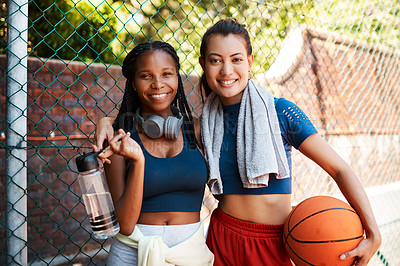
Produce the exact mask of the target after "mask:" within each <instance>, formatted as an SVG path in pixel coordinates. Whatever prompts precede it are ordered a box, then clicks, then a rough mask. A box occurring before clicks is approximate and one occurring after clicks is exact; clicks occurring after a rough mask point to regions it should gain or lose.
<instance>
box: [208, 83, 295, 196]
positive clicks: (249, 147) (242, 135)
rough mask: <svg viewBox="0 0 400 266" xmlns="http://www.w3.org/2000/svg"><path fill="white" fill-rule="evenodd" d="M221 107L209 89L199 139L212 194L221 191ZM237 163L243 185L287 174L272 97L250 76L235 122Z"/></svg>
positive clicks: (263, 182) (252, 185) (262, 183)
mask: <svg viewBox="0 0 400 266" xmlns="http://www.w3.org/2000/svg"><path fill="white" fill-rule="evenodd" d="M223 115H224V112H223V107H222V103H221V101H220V99H219V96H218V95H217V94H215V93H214V92H213V93H211V94H210V95H209V96H208V97H207V99H206V101H205V103H204V106H203V113H202V139H203V143H204V146H205V157H206V160H207V164H208V168H209V181H208V185H209V186H210V188H211V192H212V193H213V194H222V193H223V186H222V179H221V174H220V169H219V158H220V150H221V145H222V140H223V135H224V122H223ZM236 146H237V149H236V150H237V163H238V168H239V174H240V178H241V180H242V183H243V187H245V188H257V187H265V186H268V181H269V174H270V173H273V174H275V175H276V177H277V178H287V177H289V176H290V172H289V166H288V162H287V158H286V153H285V149H284V147H283V142H282V137H281V132H280V129H279V121H278V117H277V114H276V110H275V104H274V97H273V95H272V94H271V93H269V92H268V91H267V90H266V89H265V88H262V87H261V86H258V85H257V84H255V83H254V82H253V81H252V80H249V82H248V85H247V87H246V88H245V90H244V92H243V96H242V100H241V104H240V109H239V117H238V125H237V140H236Z"/></svg>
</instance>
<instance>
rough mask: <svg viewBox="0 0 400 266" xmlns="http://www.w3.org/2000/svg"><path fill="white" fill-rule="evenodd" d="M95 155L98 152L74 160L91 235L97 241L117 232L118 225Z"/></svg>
mask: <svg viewBox="0 0 400 266" xmlns="http://www.w3.org/2000/svg"><path fill="white" fill-rule="evenodd" d="M97 155H98V152H91V153H87V154H85V153H84V154H83V155H82V156H79V157H77V158H76V166H77V168H78V172H79V175H78V180H79V186H80V188H81V192H82V198H83V203H84V204H85V208H86V212H87V214H88V216H89V221H90V225H91V227H92V230H93V235H94V237H95V238H98V239H107V238H109V237H112V236H114V235H116V234H117V233H118V232H119V224H118V221H117V218H116V216H115V212H114V205H113V202H112V199H111V194H110V192H109V189H108V185H107V181H106V179H105V175H104V170H103V168H102V167H100V166H99V160H98V159H97Z"/></svg>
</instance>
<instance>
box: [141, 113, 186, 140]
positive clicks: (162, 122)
mask: <svg viewBox="0 0 400 266" xmlns="http://www.w3.org/2000/svg"><path fill="white" fill-rule="evenodd" d="M171 111H172V113H173V114H174V115H175V116H176V117H175V116H168V117H167V118H166V119H164V118H162V117H161V116H158V115H152V116H149V117H148V118H147V119H144V118H143V117H142V116H141V115H140V112H141V108H140V107H139V108H138V109H137V110H136V114H135V116H136V121H137V122H138V124H139V125H140V126H141V127H142V129H143V131H144V133H145V134H146V135H147V136H148V137H150V138H152V139H156V138H159V137H161V136H162V135H164V136H165V137H166V138H168V139H176V138H178V135H179V130H180V129H181V127H182V124H183V117H182V115H181V113H180V111H179V109H178V108H176V107H175V106H173V105H171Z"/></svg>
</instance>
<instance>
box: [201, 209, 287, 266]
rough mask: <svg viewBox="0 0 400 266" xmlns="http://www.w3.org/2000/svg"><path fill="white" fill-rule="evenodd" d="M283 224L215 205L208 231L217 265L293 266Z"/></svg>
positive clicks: (210, 247)
mask: <svg viewBox="0 0 400 266" xmlns="http://www.w3.org/2000/svg"><path fill="white" fill-rule="evenodd" d="M282 234H283V225H269V224H256V223H251V222H246V221H243V220H239V219H236V218H234V217H232V216H230V215H228V214H226V213H224V212H222V211H221V210H220V209H219V208H217V209H215V210H214V212H213V214H212V216H211V221H210V226H209V229H208V233H207V246H208V248H209V249H210V250H211V252H213V253H214V257H215V260H214V265H216V266H222V265H224V266H225V265H232V266H233V265H234V266H242V265H243V266H251V265H254V266H261V265H271V266H286V265H288V266H292V263H291V262H290V259H289V257H288V255H287V254H286V251H285V248H284V246H283V236H282Z"/></svg>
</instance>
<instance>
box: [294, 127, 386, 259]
mask: <svg viewBox="0 0 400 266" xmlns="http://www.w3.org/2000/svg"><path fill="white" fill-rule="evenodd" d="M299 151H300V152H301V153H303V154H304V155H306V156H307V157H308V158H310V159H311V160H313V161H314V162H315V163H317V164H318V165H319V166H320V167H321V168H323V169H324V170H325V171H326V172H327V173H328V174H329V175H330V176H331V177H332V178H333V179H334V180H335V182H336V184H337V185H338V187H339V188H340V190H341V192H342V193H343V195H344V196H345V197H346V199H347V201H348V202H349V203H350V205H351V206H352V207H353V208H354V209H355V210H356V211H357V213H358V215H359V216H360V218H361V221H362V224H363V226H364V229H365V235H366V238H365V239H364V240H363V241H361V243H360V244H359V245H358V246H357V247H356V248H355V249H354V250H351V251H348V252H346V253H344V254H342V255H341V259H347V258H350V257H357V261H356V263H355V265H357V266H359V265H367V263H368V262H369V261H370V259H371V258H372V256H373V255H374V254H375V252H376V251H377V250H378V248H379V246H380V244H381V241H382V240H381V234H380V232H379V228H378V225H377V223H376V220H375V217H374V215H373V212H372V208H371V205H370V203H369V200H368V197H367V194H366V192H365V190H364V188H363V186H362V184H361V182H360V180H359V179H358V177H357V176H356V175H355V173H354V171H353V170H352V169H351V167H350V166H349V165H348V164H347V163H346V162H345V161H344V160H343V159H342V158H341V157H340V156H339V155H338V154H337V153H336V152H335V151H334V150H333V148H332V147H331V146H330V145H329V144H328V143H327V142H326V141H325V140H324V139H323V138H322V137H321V136H320V135H319V134H313V135H311V136H309V137H308V138H307V139H306V140H305V141H304V142H303V143H302V144H301V145H300V147H299Z"/></svg>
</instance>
